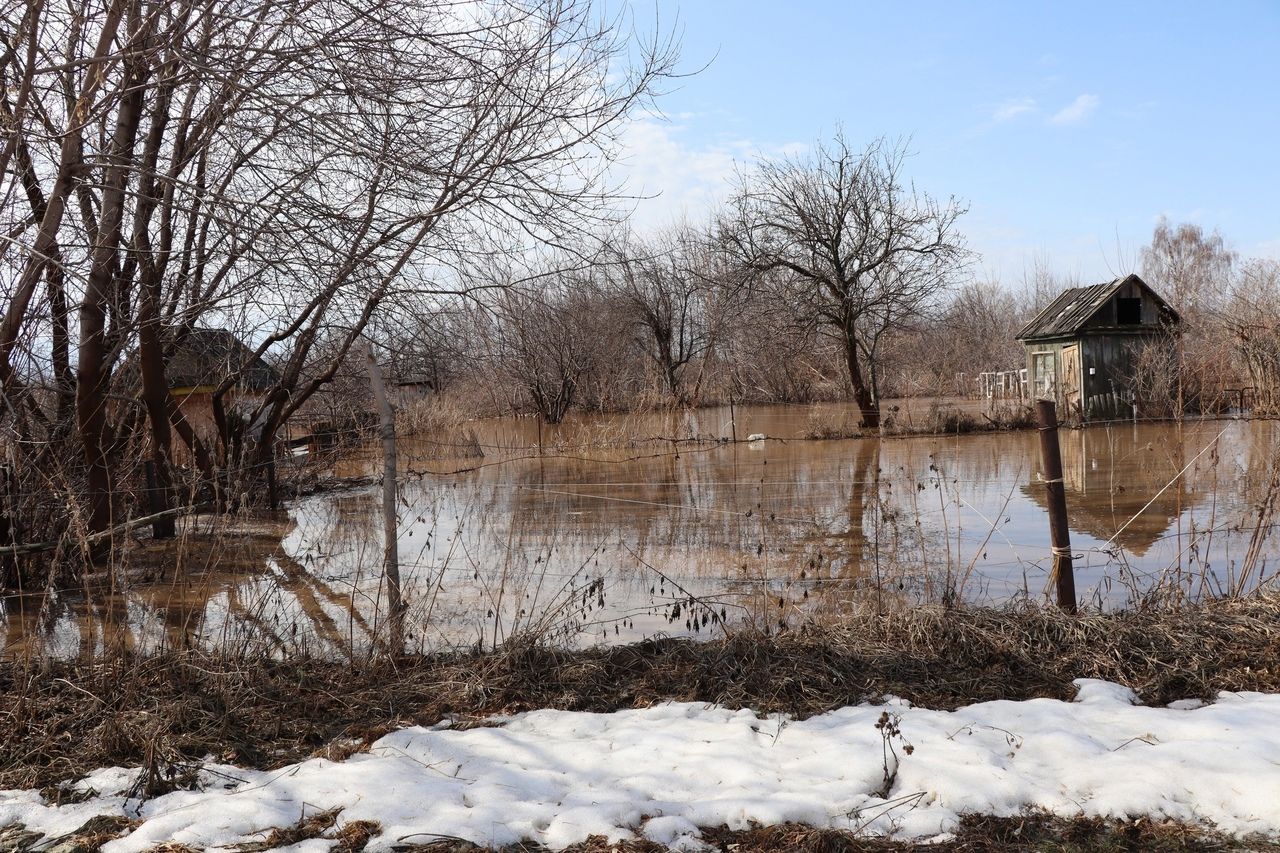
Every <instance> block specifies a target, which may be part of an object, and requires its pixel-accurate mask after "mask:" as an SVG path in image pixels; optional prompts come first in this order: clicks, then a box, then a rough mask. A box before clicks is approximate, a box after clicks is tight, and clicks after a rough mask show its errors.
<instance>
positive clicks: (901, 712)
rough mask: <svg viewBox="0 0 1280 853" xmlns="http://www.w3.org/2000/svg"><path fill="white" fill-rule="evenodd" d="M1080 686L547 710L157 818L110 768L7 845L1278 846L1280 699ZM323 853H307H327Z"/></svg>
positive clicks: (8, 818) (415, 737) (225, 778)
mask: <svg viewBox="0 0 1280 853" xmlns="http://www.w3.org/2000/svg"><path fill="white" fill-rule="evenodd" d="M1077 687H1078V689H1079V694H1078V696H1077V699H1076V701H1074V702H1060V701H1056V700H1050V699H1033V700H1029V701H1022V702H1012V701H1000V702H985V703H981V704H976V705H970V706H967V707H965V708H962V709H960V710H958V711H954V712H944V711H931V710H927V709H922V708H914V707H911V706H910V705H909V704H908V703H906V702H901V701H897V700H895V701H892V702H890V703H889V704H887V705H882V706H870V705H861V706H857V707H850V708H842V709H840V710H837V711H832V712H830V713H827V714H823V715H821V716H818V717H813V718H810V719H808V720H803V721H798V720H794V719H791V718H788V717H783V716H767V717H762V716H758V715H756V714H754V713H752V712H750V711H732V710H728V709H725V708H718V707H713V706H706V705H699V704H692V703H671V704H665V705H659V706H657V707H653V708H645V709H640V710H627V711H618V712H616V713H612V714H590V713H574V712H567V711H551V710H542V711H533V712H530V713H526V714H521V715H519V716H516V717H512V718H509V719H506V720H504V721H503V723H502V725H499V726H495V727H492V728H473V729H468V730H465V731H453V730H449V729H447V728H440V727H434V728H422V727H414V728H406V729H402V730H400V731H397V732H394V733H392V734H389V735H387V736H386V737H384V738H382V739H381V740H379V741H377V742H376V743H375V744H374V745H373V746H372V748H371V749H370V750H369V752H367V753H362V754H356V755H353V756H352V757H350V758H348V759H347V760H345V761H342V762H340V763H335V762H332V761H328V760H325V759H319V758H317V759H312V760H309V761H304V762H302V763H299V764H295V765H291V766H289V767H285V768H283V769H280V770H276V771H270V772H265V771H255V770H242V769H239V768H236V767H230V766H219V765H210V766H208V767H206V768H205V772H204V773H202V774H201V780H202V783H201V789H200V790H195V791H177V792H174V793H171V794H167V795H165V796H162V797H158V798H156V799H153V800H149V801H146V802H139V801H138V800H136V799H131V798H130V797H129V793H130V790H131V788H132V786H133V782H134V780H135V779H136V778H137V771H136V770H130V769H127V768H106V769H103V770H100V771H98V772H96V773H95V774H93V775H92V776H91V777H89V778H87V779H85V780H83V781H82V782H81V783H79V787H81V788H92V789H94V790H96V791H98V792H99V795H98V796H97V797H95V798H93V799H91V800H88V801H87V802H84V803H80V804H75V805H64V806H52V805H49V804H47V803H46V802H45V801H44V800H43V799H42V798H41V797H40V795H39V794H37V793H35V792H31V791H3V792H0V827H3V826H5V825H8V824H14V823H19V824H23V825H25V826H26V827H27V828H29V829H32V830H35V831H39V832H41V833H44V834H45V835H47V836H49V837H51V838H52V837H56V836H58V835H63V834H66V833H68V832H72V831H74V830H75V829H76V828H77V827H78V826H80V825H82V824H83V823H84V822H85V821H87V820H88V819H89V818H91V817H93V816H95V815H98V814H115V815H120V814H123V815H125V816H127V817H130V818H141V819H142V820H143V823H142V824H141V825H140V826H139V827H138V828H137V829H135V830H134V831H133V832H132V833H130V834H129V835H127V836H126V837H124V838H121V839H118V840H115V841H112V842H110V843H108V844H107V845H106V846H105V847H104V848H103V849H104V851H105V853H135V851H142V850H145V849H146V848H148V847H151V846H153V845H155V844H159V843H162V842H179V843H183V844H188V845H191V846H194V847H199V848H208V847H223V846H227V845H231V844H235V843H239V842H243V841H254V840H261V839H262V838H263V837H265V835H266V834H267V833H268V832H269V831H270V830H271V829H272V828H274V827H287V826H291V825H293V824H294V823H296V822H297V821H298V820H299V818H300V817H302V816H304V815H309V814H313V813H314V812H316V811H320V810H327V809H333V808H341V809H342V812H341V814H340V817H339V826H340V825H341V824H342V823H344V822H347V821H354V820H372V821H377V822H378V823H379V824H380V825H381V827H382V832H381V834H379V835H377V836H375V837H374V838H373V840H372V841H371V842H370V844H369V848H368V849H369V850H372V851H376V850H386V849H388V848H390V846H391V845H393V844H405V843H426V842H428V841H431V840H432V839H434V838H436V837H438V836H456V837H461V838H466V839H468V840H471V841H474V842H477V843H481V844H491V845H495V846H500V845H503V844H508V843H512V842H515V841H519V840H523V839H532V840H535V841H538V842H541V843H543V844H546V845H547V846H549V847H552V848H560V847H564V846H567V845H569V844H572V843H574V842H577V841H581V840H583V839H585V838H586V837H587V836H589V835H604V836H607V837H609V838H611V839H620V838H625V837H631V836H635V835H644V836H646V837H648V838H651V839H653V840H655V841H658V842H660V843H663V844H667V845H670V846H672V847H674V848H677V849H686V850H692V849H697V847H698V846H699V845H698V842H697V840H696V838H697V834H698V831H697V827H699V826H720V825H727V826H729V827H731V828H746V827H748V826H749V825H750V824H752V823H759V824H772V823H780V822H783V821H794V822H799V823H805V824H811V825H814V826H829V827H838V828H848V829H855V830H858V831H861V832H865V833H868V834H883V835H894V836H897V837H904V838H905V837H913V838H925V837H934V836H938V835H940V834H944V833H947V832H949V831H951V830H952V829H954V827H955V825H956V822H957V820H958V817H959V815H960V814H963V813H965V812H981V813H985V814H994V815H1005V816H1007V815H1015V814H1018V813H1019V812H1022V811H1024V810H1026V809H1029V808H1036V809H1044V810H1047V811H1050V812H1053V813H1056V814H1059V815H1063V816H1072V815H1077V814H1083V815H1087V816H1102V817H1130V816H1138V815H1149V816H1153V817H1159V818H1172V819H1175V820H1180V821H1188V822H1193V823H1209V822H1212V823H1213V824H1215V825H1216V826H1217V827H1218V828H1219V829H1221V830H1223V831H1226V832H1231V833H1235V834H1240V835H1245V834H1249V833H1264V834H1267V835H1277V834H1280V696H1275V695H1265V694H1260V693H1224V694H1222V695H1220V696H1219V697H1218V699H1217V701H1216V702H1214V703H1213V704H1210V705H1203V706H1202V705H1200V704H1198V703H1195V702H1179V703H1174V705H1172V706H1170V707H1167V708H1147V707H1142V706H1138V705H1135V704H1134V701H1135V700H1134V695H1133V693H1132V691H1130V690H1128V689H1127V688H1124V687H1120V686H1119V685H1115V684H1109V683H1107V682H1102V681H1094V680H1088V679H1082V680H1080V681H1078V682H1077ZM886 712H887V713H888V714H889V715H890V716H889V717H888V718H885V717H884V716H883V715H884V714H885V713H886ZM886 719H887V720H888V723H889V725H887V726H886V725H883V722H884V721H885V720H886ZM877 723H882V725H880V726H879V727H877ZM894 726H896V727H897V728H898V729H899V730H900V735H893V734H891V732H892V730H893V727H894ZM886 737H887V739H888V741H889V743H890V745H891V746H892V747H893V749H892V751H891V752H889V753H888V757H887V760H886ZM908 745H909V746H910V747H911V749H910V751H908V749H907V747H908ZM895 755H896V757H895ZM886 769H888V771H889V780H888V781H889V787H888V789H887V796H881V793H882V792H884V790H885V786H886ZM325 843H326V842H321V841H316V842H303V843H302V845H299V846H298V848H297V849H298V850H299V853H316V851H318V850H321V849H323V846H322V845H323V844H325Z"/></svg>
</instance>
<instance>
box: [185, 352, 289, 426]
mask: <svg viewBox="0 0 1280 853" xmlns="http://www.w3.org/2000/svg"><path fill="white" fill-rule="evenodd" d="M232 375H234V376H236V377H237V381H236V383H235V384H234V385H232V386H231V388H230V389H229V390H228V391H227V393H226V394H225V395H224V396H223V400H222V404H223V406H224V408H225V409H227V410H228V411H231V410H249V409H252V408H253V407H254V406H256V405H257V404H258V403H259V402H261V400H262V397H263V395H264V394H265V393H266V392H267V391H269V390H270V389H271V388H273V387H274V386H275V383H276V382H277V381H278V376H277V374H276V371H275V369H274V368H272V367H271V366H270V365H269V364H267V363H266V362H265V361H264V360H263V359H261V358H258V357H256V356H255V355H254V354H253V351H252V350H251V349H249V348H248V347H247V346H245V344H244V343H243V342H242V341H241V340H240V339H239V338H237V337H236V336H235V335H234V334H232V333H231V332H229V331H227V330H226V329H203V328H196V329H191V330H190V331H189V332H188V333H187V335H186V337H185V338H184V340H183V341H182V343H181V344H180V345H179V346H178V347H177V349H176V350H175V351H174V353H173V355H172V356H171V357H170V359H169V362H168V363H167V364H166V365H165V378H166V379H168V381H169V394H170V396H172V397H173V399H174V401H175V402H176V403H177V404H178V410H179V411H181V412H182V414H183V416H184V417H185V418H186V419H187V422H188V423H189V424H190V425H191V427H192V428H193V429H194V430H195V431H196V433H197V434H199V435H200V436H201V438H203V439H205V440H206V441H208V440H212V439H213V438H214V437H215V436H216V434H217V427H216V421H217V419H216V418H215V416H214V412H213V392H214V391H216V390H217V388H218V386H219V385H220V384H221V383H222V382H223V380H225V379H226V378H227V377H228V376H232Z"/></svg>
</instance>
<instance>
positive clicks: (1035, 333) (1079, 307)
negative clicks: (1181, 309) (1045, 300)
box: [1018, 274, 1178, 341]
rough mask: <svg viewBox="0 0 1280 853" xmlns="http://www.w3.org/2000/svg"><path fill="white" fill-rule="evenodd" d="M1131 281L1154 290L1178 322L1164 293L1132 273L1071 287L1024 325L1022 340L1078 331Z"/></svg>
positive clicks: (1019, 337) (1147, 290)
mask: <svg viewBox="0 0 1280 853" xmlns="http://www.w3.org/2000/svg"><path fill="white" fill-rule="evenodd" d="M1130 282H1132V283H1134V284H1137V285H1138V286H1139V287H1141V288H1142V289H1143V290H1144V291H1146V292H1147V293H1149V294H1151V296H1152V298H1154V299H1155V300H1156V302H1157V303H1158V304H1159V305H1160V307H1161V309H1163V310H1164V311H1167V312H1168V314H1169V316H1170V317H1171V318H1172V319H1173V320H1174V322H1177V320H1178V314H1177V312H1176V311H1174V310H1173V309H1172V308H1170V307H1169V304H1168V303H1167V302H1165V301H1164V300H1163V299H1161V298H1160V295H1159V294H1158V293H1156V292H1155V291H1154V290H1152V289H1151V288H1150V287H1149V286H1148V285H1147V283H1146V282H1145V281H1143V280H1142V279H1141V278H1139V277H1138V276H1136V275H1133V274H1130V275H1126V276H1123V277H1121V278H1116V279H1112V280H1111V281H1107V282H1103V283H1102V284H1091V285H1089V286H1088V287H1071V288H1067V289H1066V290H1064V291H1062V293H1061V294H1059V295H1058V298H1057V299H1055V300H1053V301H1052V302H1050V303H1049V306H1048V307H1047V308H1045V309H1044V310H1043V311H1041V312H1040V313H1039V314H1037V315H1036V316H1035V319H1033V320H1032V321H1031V322H1030V323H1028V324H1027V325H1025V326H1023V327H1022V331H1020V332H1018V340H1020V341H1025V340H1030V339H1033V338H1058V337H1066V336H1069V335H1074V334H1075V333H1076V332H1079V331H1080V330H1081V329H1083V328H1084V327H1085V325H1086V324H1087V323H1088V322H1089V321H1090V320H1091V319H1092V318H1093V315H1094V314H1097V313H1098V311H1099V310H1100V309H1101V308H1102V306H1103V305H1106V304H1107V300H1109V299H1110V298H1111V297H1112V296H1115V294H1116V291H1117V290H1119V289H1120V288H1121V287H1123V286H1124V285H1125V284H1127V283H1130Z"/></svg>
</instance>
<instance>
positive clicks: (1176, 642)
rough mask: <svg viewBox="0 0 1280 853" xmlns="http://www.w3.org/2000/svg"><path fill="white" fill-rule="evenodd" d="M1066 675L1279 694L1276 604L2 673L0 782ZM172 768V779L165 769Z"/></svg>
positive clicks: (877, 621)
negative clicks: (482, 723)
mask: <svg viewBox="0 0 1280 853" xmlns="http://www.w3.org/2000/svg"><path fill="white" fill-rule="evenodd" d="M1076 678H1099V679H1106V680H1108V681H1112V682H1116V683H1119V684H1123V685H1125V686H1128V687H1130V688H1131V689H1133V690H1134V691H1135V692H1136V693H1137V695H1138V697H1139V698H1140V700H1141V701H1143V702H1145V703H1147V704H1152V705H1159V704H1164V703H1167V702H1170V701H1173V700H1176V699H1186V698H1190V697H1203V698H1209V697H1211V696H1212V695H1214V694H1216V693H1217V692H1219V691H1224V690H1225V691H1241V690H1257V691H1266V692H1280V596H1276V595H1270V596H1260V597H1255V598H1251V599H1249V600H1244V601H1223V602H1214V603H1209V604H1204V605H1199V606H1195V607H1189V608H1185V609H1182V610H1178V611H1138V612H1125V613H1113V614H1094V615H1086V616H1080V617H1068V616H1065V615H1062V614H1060V613H1058V612H1056V611H1052V610H1047V609H1041V608H1032V607H1027V608H1001V609H983V608H958V609H950V610H948V609H940V608H918V609H913V610H906V611H901V612H893V613H886V614H875V613H873V612H859V613H856V614H852V615H850V616H849V617H848V618H847V619H845V620H843V621H842V622H841V623H840V624H838V625H824V626H811V627H806V628H804V629H801V630H792V631H789V632H784V633H781V634H776V633H775V634H771V635H767V634H763V633H757V632H751V631H739V632H736V633H733V634H731V635H729V636H726V637H723V638H720V639H716V640H711V641H704V642H695V641H687V640H652V641H647V642H643V643H639V644H635V645H631V646H623V647H615V648H600V649H589V650H579V651H573V650H565V649H558V648H551V647H547V646H545V645H541V644H539V643H538V642H536V641H532V640H530V641H523V642H513V643H510V644H508V645H507V646H505V647H503V648H501V649H499V650H497V651H492V652H487V653H457V654H448V655H437V656H429V657H411V658H399V659H395V660H392V659H386V658H375V659H370V660H360V661H355V662H352V661H330V660H318V659H290V660H283V661H273V660H264V659H243V658H234V657H229V656H226V655H219V654H215V653H210V652H196V651H183V652H173V653H169V654H165V655H157V656H152V657H148V658H145V659H142V658H131V657H129V656H127V655H115V656H111V657H107V658H104V659H99V660H95V661H91V662H85V661H71V662H56V661H49V660H27V661H9V662H5V663H3V664H0V788H30V787H41V786H47V785H51V784H54V783H56V782H60V781H64V780H66V779H69V778H74V777H76V776H77V775H78V774H81V773H84V772H87V771H88V770H91V769H93V768H97V767H103V766H110V765H116V764H121V765H142V766H143V767H146V768H148V770H149V772H150V773H151V775H152V777H153V778H154V780H155V783H156V785H157V787H163V786H164V779H165V778H166V777H168V776H172V775H174V773H175V772H179V771H180V769H181V768H182V767H183V766H184V765H185V764H189V763H192V762H195V761H196V760H198V759H201V758H203V757H204V756H207V755H213V756H215V757H216V758H217V759H218V760H221V761H226V762H231V763H235V764H238V765H241V766H249V767H256V768H271V767H277V766H282V765H284V764H287V763H290V762H294V761H298V760H300V759H303V758H305V757H307V756H310V755H317V754H320V755H331V756H332V757H335V758H340V757H342V756H343V755H345V754H348V753H350V752H351V751H354V750H358V749H360V748H362V746H363V745H365V744H368V743H370V742H372V741H373V740H375V739H376V738H378V737H380V736H381V735H383V734H385V733H386V732H388V731H391V730H393V729H395V728H398V727H401V726H404V725H410V724H426V725H430V724H432V723H435V722H437V721H438V720H440V719H441V718H443V717H448V716H452V717H455V718H459V717H461V718H464V719H465V718H468V717H480V716H483V715H488V714H495V713H509V712H514V711H522V710H529V709H534V708H557V709H564V710H580V711H612V710H617V709H621V708H630V707H643V706H647V705H651V704H654V703H657V702H660V701H663V700H679V701H697V702H714V703H717V704H720V705H723V706H727V707H731V708H732V707H749V708H752V709H754V710H756V711H759V712H774V711H780V712H786V713H790V714H793V715H796V716H798V717H802V718H803V717H808V716H812V715H814V714H818V713H822V712H824V711H827V710H831V709H833V708H838V707H842V706H846V705H851V704H856V703H858V702H862V701H866V700H868V699H876V698H878V697H880V696H883V695H885V694H893V695H896V696H900V697H903V698H906V699H909V700H910V701H912V702H913V703H916V704H918V705H923V706H927V707H932V708H944V709H946V708H954V707H957V706H959V705H962V704H968V703H972V702H979V701H986V700H992V699H1027V698H1034V697H1053V698H1062V699H1066V698H1069V697H1071V696H1072V695H1073V693H1074V688H1073V686H1072V684H1071V682H1072V680H1073V679H1076ZM175 768H177V770H175Z"/></svg>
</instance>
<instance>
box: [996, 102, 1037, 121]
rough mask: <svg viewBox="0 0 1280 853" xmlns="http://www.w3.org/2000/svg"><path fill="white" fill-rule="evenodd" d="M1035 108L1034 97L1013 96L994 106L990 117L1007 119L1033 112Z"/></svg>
mask: <svg viewBox="0 0 1280 853" xmlns="http://www.w3.org/2000/svg"><path fill="white" fill-rule="evenodd" d="M1035 109H1036V99H1035V98H1014V99H1013V100H1009V101H1005V102H1004V103H1003V104H1001V105H1000V106H998V107H996V111H995V112H994V113H992V115H991V117H992V118H993V119H995V120H996V121H1009V119H1012V118H1017V117H1018V116H1020V115H1022V114H1023V113H1030V112H1035Z"/></svg>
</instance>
